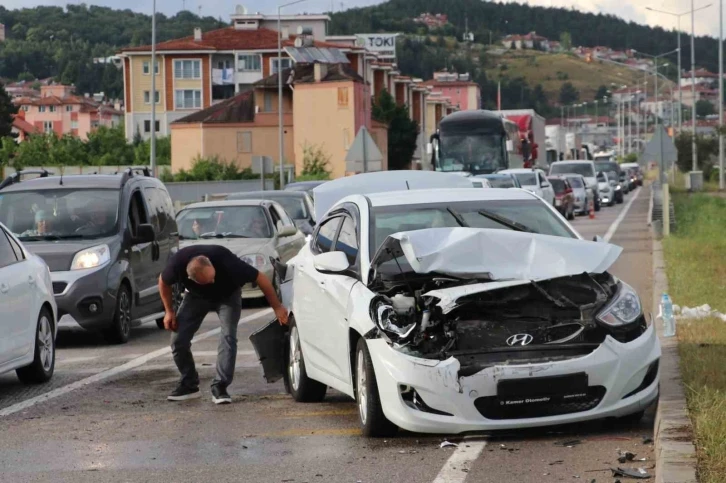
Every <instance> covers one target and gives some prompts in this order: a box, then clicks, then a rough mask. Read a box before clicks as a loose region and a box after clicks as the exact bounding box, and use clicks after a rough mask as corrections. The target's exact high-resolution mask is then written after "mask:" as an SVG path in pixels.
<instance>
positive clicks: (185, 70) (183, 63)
mask: <svg viewBox="0 0 726 483" xmlns="http://www.w3.org/2000/svg"><path fill="white" fill-rule="evenodd" d="M174 78H175V79H201V78H202V62H201V61H199V60H175V61H174Z"/></svg>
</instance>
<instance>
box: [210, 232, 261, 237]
mask: <svg viewBox="0 0 726 483" xmlns="http://www.w3.org/2000/svg"><path fill="white" fill-rule="evenodd" d="M199 238H249V237H248V236H244V235H237V234H235V233H231V232H226V233H203V234H202V235H199Z"/></svg>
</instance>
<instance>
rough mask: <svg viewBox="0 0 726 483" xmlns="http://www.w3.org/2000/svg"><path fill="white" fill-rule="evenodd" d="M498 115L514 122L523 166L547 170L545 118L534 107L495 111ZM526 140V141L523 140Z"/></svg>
mask: <svg viewBox="0 0 726 483" xmlns="http://www.w3.org/2000/svg"><path fill="white" fill-rule="evenodd" d="M495 112H496V113H497V114H499V115H500V116H502V117H504V118H506V119H509V120H510V121H513V122H516V123H517V125H518V126H519V135H520V139H521V140H522V145H523V149H524V167H525V168H533V167H535V166H536V167H539V168H542V169H545V170H547V168H548V167H549V163H548V162H547V150H546V138H545V118H544V117H542V116H540V115H539V114H537V112H536V111H535V110H534V109H511V110H504V111H495ZM525 141H526V142H525Z"/></svg>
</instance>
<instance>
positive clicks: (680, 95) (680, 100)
mask: <svg viewBox="0 0 726 483" xmlns="http://www.w3.org/2000/svg"><path fill="white" fill-rule="evenodd" d="M720 1H722V2H723V0H720ZM711 5H713V4H711V3H709V4H708V5H704V6H703V7H698V8H697V9H693V0H691V10H689V11H687V12H683V13H675V12H669V11H667V10H660V9H656V8H651V7H645V9H646V10H650V11H651V12H656V13H662V14H664V15H670V16H672V17H676V19H677V21H678V132H681V130H682V129H683V116H682V115H681V105H682V104H683V93H682V92H681V75H682V73H683V70H681V53H680V49H681V17H682V16H684V15H688V14H691V15H693V14H695V12H698V11H699V10H703V9H706V8H708V7H710V6H711ZM691 56H693V36H691ZM691 70H693V69H691ZM694 129H695V128H694Z"/></svg>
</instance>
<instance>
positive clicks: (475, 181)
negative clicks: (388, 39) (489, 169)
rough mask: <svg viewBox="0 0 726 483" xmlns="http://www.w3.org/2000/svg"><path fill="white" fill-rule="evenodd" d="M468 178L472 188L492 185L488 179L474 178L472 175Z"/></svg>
mask: <svg viewBox="0 0 726 483" xmlns="http://www.w3.org/2000/svg"><path fill="white" fill-rule="evenodd" d="M470 179H471V185H472V186H473V187H474V188H491V187H492V185H491V183H489V180H488V179H483V178H476V177H474V176H472V177H471V178H470Z"/></svg>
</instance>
